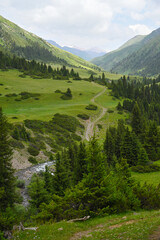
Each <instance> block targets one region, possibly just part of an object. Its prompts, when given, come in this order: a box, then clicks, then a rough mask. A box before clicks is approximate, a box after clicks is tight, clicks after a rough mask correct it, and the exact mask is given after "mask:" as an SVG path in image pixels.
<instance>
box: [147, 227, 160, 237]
mask: <svg viewBox="0 0 160 240" xmlns="http://www.w3.org/2000/svg"><path fill="white" fill-rule="evenodd" d="M149 240H160V226H159V227H158V229H157V230H156V231H154V232H153V234H152V235H151V236H150V237H149Z"/></svg>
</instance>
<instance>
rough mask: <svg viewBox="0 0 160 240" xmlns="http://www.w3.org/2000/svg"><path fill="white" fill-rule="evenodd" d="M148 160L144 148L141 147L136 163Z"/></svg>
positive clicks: (143, 163) (143, 162)
mask: <svg viewBox="0 0 160 240" xmlns="http://www.w3.org/2000/svg"><path fill="white" fill-rule="evenodd" d="M148 162H149V159H148V155H147V153H146V150H145V149H144V148H141V149H140V151H139V154H138V165H142V166H144V165H146V164H147V163H148Z"/></svg>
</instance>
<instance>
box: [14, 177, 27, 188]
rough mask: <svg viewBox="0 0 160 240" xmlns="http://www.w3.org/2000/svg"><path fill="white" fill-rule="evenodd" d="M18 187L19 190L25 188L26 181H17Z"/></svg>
mask: <svg viewBox="0 0 160 240" xmlns="http://www.w3.org/2000/svg"><path fill="white" fill-rule="evenodd" d="M16 186H17V187H18V188H24V187H25V181H24V180H20V179H17V181H16Z"/></svg>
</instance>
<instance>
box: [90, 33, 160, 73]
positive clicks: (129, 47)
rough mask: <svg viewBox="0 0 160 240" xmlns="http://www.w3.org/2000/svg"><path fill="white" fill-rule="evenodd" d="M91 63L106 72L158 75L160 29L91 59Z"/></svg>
mask: <svg viewBox="0 0 160 240" xmlns="http://www.w3.org/2000/svg"><path fill="white" fill-rule="evenodd" d="M92 63H94V64H96V65H97V66H100V67H102V68H104V69H105V70H107V71H112V72H116V73H122V74H139V75H142V76H143V75H147V76H153V75H157V74H159V73H160V28H158V29H156V30H154V31H153V32H152V33H150V34H148V35H146V36H141V35H138V36H136V37H134V38H132V39H131V40H129V41H128V42H126V43H125V44H124V45H122V46H121V47H120V48H118V49H117V50H115V51H112V52H110V53H107V54H105V55H104V56H102V57H99V58H95V59H93V61H92Z"/></svg>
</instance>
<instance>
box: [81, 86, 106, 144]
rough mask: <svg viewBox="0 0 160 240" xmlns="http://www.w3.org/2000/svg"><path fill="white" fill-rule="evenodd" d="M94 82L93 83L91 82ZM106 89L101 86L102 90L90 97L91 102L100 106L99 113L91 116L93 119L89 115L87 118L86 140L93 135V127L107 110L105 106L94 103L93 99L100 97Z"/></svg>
mask: <svg viewBox="0 0 160 240" xmlns="http://www.w3.org/2000/svg"><path fill="white" fill-rule="evenodd" d="M93 84H95V83H93ZM105 91H106V87H103V90H102V91H101V92H99V93H98V94H97V95H95V96H94V97H93V98H92V99H91V102H92V103H93V104H94V105H96V106H97V107H99V108H100V114H99V115H97V116H95V117H94V118H93V120H92V119H91V117H90V118H89V120H87V121H86V124H87V126H86V131H85V139H86V140H87V141H89V139H90V138H91V137H93V134H94V127H95V125H96V123H97V122H98V121H99V120H100V119H101V118H102V117H103V116H104V115H105V113H106V111H107V108H105V107H102V106H101V105H100V104H98V103H96V102H95V99H96V98H98V97H100V96H101V95H102V94H104V93H105Z"/></svg>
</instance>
